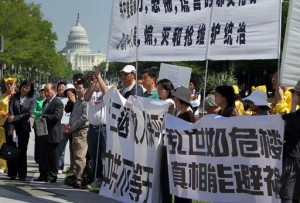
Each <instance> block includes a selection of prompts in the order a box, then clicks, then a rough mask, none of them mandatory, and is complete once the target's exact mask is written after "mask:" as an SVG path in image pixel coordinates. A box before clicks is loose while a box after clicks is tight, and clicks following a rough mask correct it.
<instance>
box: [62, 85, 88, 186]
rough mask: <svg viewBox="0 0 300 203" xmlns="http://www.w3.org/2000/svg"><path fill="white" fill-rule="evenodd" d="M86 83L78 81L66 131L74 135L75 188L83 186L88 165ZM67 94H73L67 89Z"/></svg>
mask: <svg viewBox="0 0 300 203" xmlns="http://www.w3.org/2000/svg"><path fill="white" fill-rule="evenodd" d="M85 89H86V85H85V81H84V80H80V81H78V82H77V83H76V94H77V100H76V102H75V104H74V108H73V110H72V113H71V115H70V121H69V125H67V126H66V132H67V133H68V134H69V136H72V137H73V138H72V149H73V155H74V157H73V158H74V174H75V182H74V183H73V184H72V186H73V187H74V188H81V187H83V186H84V185H83V182H82V175H83V171H84V168H85V166H86V157H85V156H86V153H87V149H88V145H87V133H88V127H89V122H88V115H87V111H88V110H87V102H86V101H84V93H85ZM66 94H67V95H68V94H73V93H72V91H71V90H70V89H69V90H66Z"/></svg>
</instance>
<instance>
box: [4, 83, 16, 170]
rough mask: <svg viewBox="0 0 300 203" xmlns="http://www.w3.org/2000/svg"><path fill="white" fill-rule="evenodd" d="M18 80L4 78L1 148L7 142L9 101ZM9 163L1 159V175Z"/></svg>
mask: <svg viewBox="0 0 300 203" xmlns="http://www.w3.org/2000/svg"><path fill="white" fill-rule="evenodd" d="M16 80H17V79H16V78H4V83H5V89H6V92H5V93H4V94H2V95H1V96H0V147H1V146H2V144H3V143H5V142H6V135H7V131H6V129H7V128H5V126H6V124H7V121H6V119H7V117H8V109H9V100H10V98H11V96H12V95H13V94H15V82H16ZM6 170H7V163H6V161H5V160H4V159H0V174H1V173H4V172H6Z"/></svg>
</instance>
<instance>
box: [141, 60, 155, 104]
mask: <svg viewBox="0 0 300 203" xmlns="http://www.w3.org/2000/svg"><path fill="white" fill-rule="evenodd" d="M141 74H142V78H143V87H144V88H145V89H146V92H144V94H143V95H142V96H143V97H146V98H149V99H159V96H158V93H157V89H156V80H157V74H158V68H157V67H155V66H152V67H151V68H147V69H145V70H143V71H142V73H141Z"/></svg>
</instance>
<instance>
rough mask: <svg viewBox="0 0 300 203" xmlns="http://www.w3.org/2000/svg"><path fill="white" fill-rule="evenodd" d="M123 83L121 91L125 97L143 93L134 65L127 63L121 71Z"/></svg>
mask: <svg viewBox="0 0 300 203" xmlns="http://www.w3.org/2000/svg"><path fill="white" fill-rule="evenodd" d="M120 73H121V79H122V84H123V85H124V87H123V88H121V89H120V93H121V94H122V96H123V97H125V98H126V99H128V97H129V96H130V95H137V96H142V95H143V88H142V87H141V86H140V85H138V84H137V83H136V80H135V74H136V70H135V67H134V66H133V65H126V66H124V68H123V69H122V70H121V71H120Z"/></svg>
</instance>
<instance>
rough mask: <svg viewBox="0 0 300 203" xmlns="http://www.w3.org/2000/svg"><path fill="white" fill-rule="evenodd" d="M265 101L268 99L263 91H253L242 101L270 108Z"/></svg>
mask: <svg viewBox="0 0 300 203" xmlns="http://www.w3.org/2000/svg"><path fill="white" fill-rule="evenodd" d="M267 99H268V98H267V94H266V93H265V92H264V91H262V90H255V91H253V92H252V93H251V94H250V95H249V96H248V97H245V98H244V99H243V100H250V101H252V102H253V103H254V104H255V106H267V107H269V108H270V105H269V103H268V101H267Z"/></svg>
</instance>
